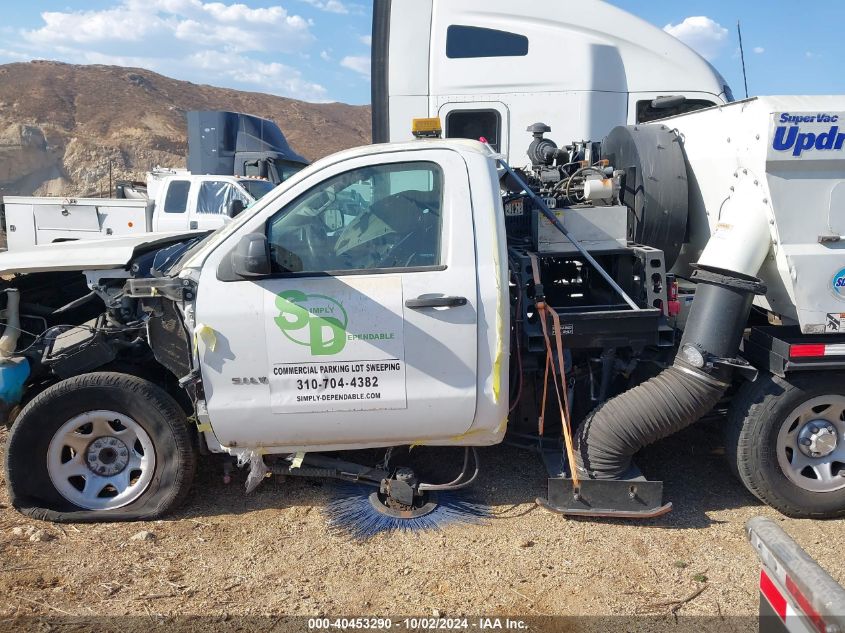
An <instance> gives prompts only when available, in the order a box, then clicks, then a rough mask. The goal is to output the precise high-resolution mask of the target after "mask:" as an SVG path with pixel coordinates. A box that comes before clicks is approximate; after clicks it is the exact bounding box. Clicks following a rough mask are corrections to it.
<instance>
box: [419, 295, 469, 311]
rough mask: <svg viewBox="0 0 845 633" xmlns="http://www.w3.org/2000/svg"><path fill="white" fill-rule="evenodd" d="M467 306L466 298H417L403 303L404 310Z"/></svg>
mask: <svg viewBox="0 0 845 633" xmlns="http://www.w3.org/2000/svg"><path fill="white" fill-rule="evenodd" d="M466 304H467V299H466V297H417V298H416V299H408V300H407V301H405V307H406V308H412V309H414V310H419V309H420V308H457V307H458V306H465V305H466Z"/></svg>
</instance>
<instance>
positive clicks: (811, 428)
mask: <svg viewBox="0 0 845 633" xmlns="http://www.w3.org/2000/svg"><path fill="white" fill-rule="evenodd" d="M818 432H819V427H817V426H816V425H815V424H814V425H813V426H811V427H810V433H818Z"/></svg>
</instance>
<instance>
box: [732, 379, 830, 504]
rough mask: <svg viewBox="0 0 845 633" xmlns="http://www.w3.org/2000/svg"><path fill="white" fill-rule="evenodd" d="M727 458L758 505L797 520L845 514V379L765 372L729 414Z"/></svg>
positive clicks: (745, 388) (739, 395) (741, 394)
mask: <svg viewBox="0 0 845 633" xmlns="http://www.w3.org/2000/svg"><path fill="white" fill-rule="evenodd" d="M726 439H727V442H726V454H727V457H728V460H729V463H730V465H731V468H732V469H733V471H734V473H735V474H736V475H737V476H738V477H739V479H740V481H742V483H743V484H745V487H746V488H748V490H749V491H751V493H752V494H754V495H755V496H756V497H757V498H758V499H760V500H761V501H763V502H764V503H767V504H768V505H770V506H772V507H773V508H775V509H776V510H779V511H780V512H782V513H783V514H785V515H787V516H790V517H796V518H816V519H819V518H834V517H841V516H845V375H843V374H836V373H828V374H821V373H812V374H799V375H793V376H790V377H789V378H788V379H784V378H780V377H778V376H770V375H766V374H760V376H759V377H758V378H757V380H755V381H754V382H749V383H746V384H745V385H743V386H742V387H741V388H740V389H739V391H738V392H737V395H736V397H735V398H734V401H733V403H732V404H731V409H730V412H729V413H728V424H727V437H726Z"/></svg>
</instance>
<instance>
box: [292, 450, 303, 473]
mask: <svg viewBox="0 0 845 633" xmlns="http://www.w3.org/2000/svg"><path fill="white" fill-rule="evenodd" d="M304 459H305V453H297V454H296V457H294V458H293V461H292V462H291V464H290V469H291V470H295V469H296V468H302V461H303V460H304Z"/></svg>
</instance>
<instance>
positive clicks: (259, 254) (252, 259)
mask: <svg viewBox="0 0 845 633" xmlns="http://www.w3.org/2000/svg"><path fill="white" fill-rule="evenodd" d="M232 270H233V271H234V273H235V274H236V275H238V276H239V277H261V276H264V275H269V274H270V272H271V270H270V247H269V246H268V244H267V236H265V235H264V234H262V233H248V234H247V235H244V236H243V237H242V238H241V241H240V242H238V246H237V247H236V248H235V250H234V252H233V253H232Z"/></svg>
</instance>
